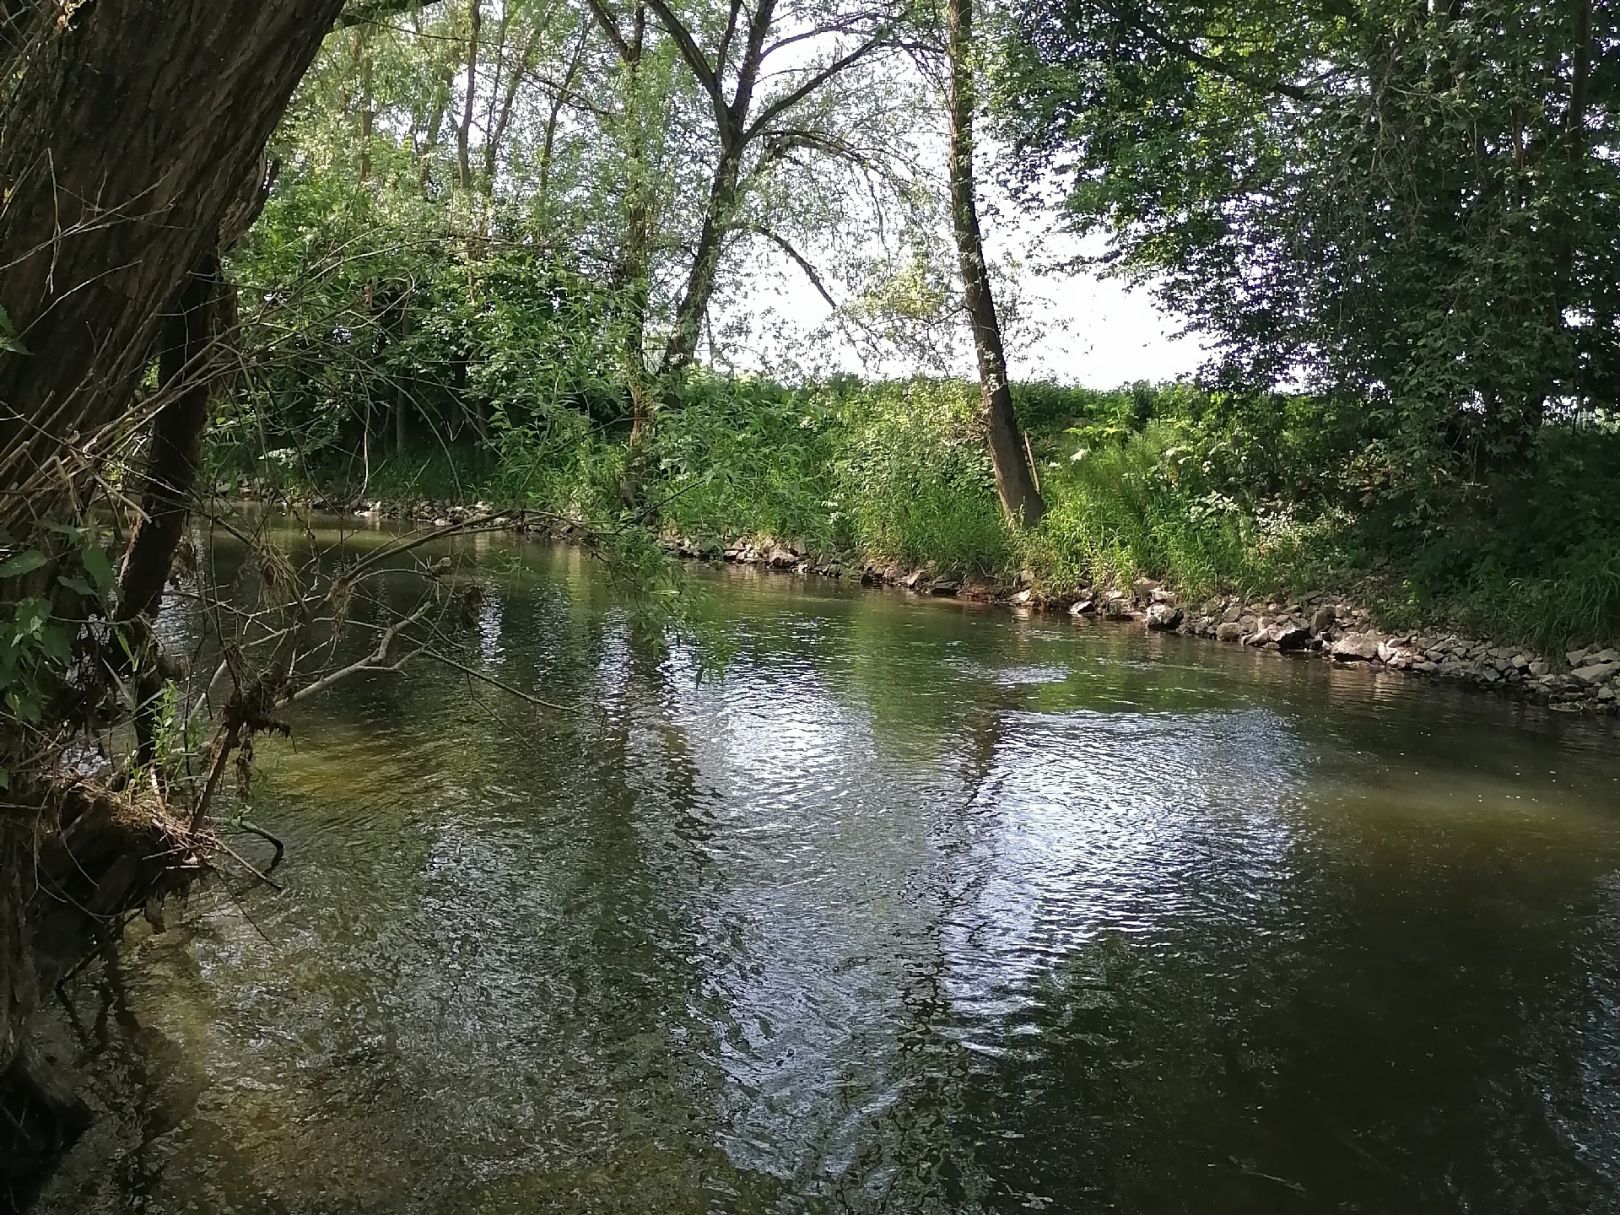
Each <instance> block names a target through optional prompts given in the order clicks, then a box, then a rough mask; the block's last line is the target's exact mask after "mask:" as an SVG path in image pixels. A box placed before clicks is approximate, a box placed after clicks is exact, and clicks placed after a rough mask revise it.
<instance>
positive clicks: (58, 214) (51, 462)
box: [0, 0, 343, 1194]
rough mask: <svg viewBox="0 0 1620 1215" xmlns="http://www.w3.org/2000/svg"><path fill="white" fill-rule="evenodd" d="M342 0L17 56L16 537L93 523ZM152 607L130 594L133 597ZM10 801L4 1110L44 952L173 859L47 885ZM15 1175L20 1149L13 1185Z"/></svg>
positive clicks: (238, 10)
mask: <svg viewBox="0 0 1620 1215" xmlns="http://www.w3.org/2000/svg"><path fill="white" fill-rule="evenodd" d="M342 4H343V0H91V2H88V3H82V4H79V5H77V6H73V7H71V10H69V6H55V7H53V10H52V19H51V20H50V21H47V22H44V23H43V24H42V25H41V24H38V23H36V27H35V29H34V32H33V38H32V40H31V41H30V42H29V44H28V46H27V47H26V48H25V49H23V50H21V51H14V50H12V49H10V48H9V47H8V52H7V58H6V60H5V67H6V69H7V70H8V71H10V72H15V73H16V74H17V75H16V78H15V80H14V84H13V85H12V87H11V88H10V93H9V98H8V100H9V103H10V104H9V107H8V113H7V115H6V132H5V138H4V140H3V141H0V304H3V305H4V307H5V309H6V310H7V314H8V316H9V320H10V323H11V327H12V328H13V329H14V330H15V331H16V335H17V338H18V339H19V341H17V342H8V343H7V344H6V345H7V346H8V347H11V346H15V345H21V346H22V347H23V348H24V350H22V351H19V350H16V349H0V484H3V485H4V486H5V487H6V489H7V490H8V491H10V492H8V493H7V494H5V495H0V527H5V528H6V530H8V531H10V532H11V533H12V534H13V535H14V536H15V535H27V534H29V532H30V531H31V529H32V527H33V525H35V524H37V523H39V522H42V521H52V520H56V521H60V522H66V523H74V522H78V521H79V520H78V517H77V513H78V512H79V511H80V510H82V509H83V506H84V504H85V502H86V501H87V500H88V498H89V496H90V495H89V494H88V493H87V489H88V485H89V477H90V476H92V475H94V473H95V472H96V471H97V469H98V466H99V465H100V464H101V463H102V462H103V461H104V460H105V459H106V458H107V456H108V455H109V454H110V452H111V448H112V442H113V440H114V439H115V438H116V437H118V436H120V435H123V434H127V433H128V432H129V431H130V429H131V428H133V427H134V426H135V425H137V424H138V423H139V421H140V420H141V419H140V418H139V417H138V416H136V414H137V412H138V411H135V410H133V409H132V401H133V399H134V393H135V389H136V386H137V384H138V383H139V381H140V378H141V376H142V375H143V374H144V372H145V371H146V368H147V367H148V365H149V363H150V359H151V354H152V350H153V347H154V342H155V340H156V338H157V330H158V326H159V324H160V314H161V313H162V311H163V310H164V308H165V305H167V304H169V303H170V302H171V301H173V300H175V299H176V298H177V297H178V296H179V295H180V290H181V286H182V283H183V282H184V281H185V280H186V276H187V274H188V272H189V271H191V270H192V268H193V267H195V266H197V265H199V263H200V261H201V259H203V258H205V257H206V256H208V255H210V254H211V253H212V251H213V250H214V249H215V247H216V242H217V241H218V240H219V239H220V229H221V222H222V219H223V218H224V217H225V213H226V211H227V208H228V207H229V206H230V204H232V203H234V202H238V201H239V200H240V199H241V198H242V196H243V192H244V187H245V186H248V185H250V184H257V182H258V180H259V178H258V173H259V158H260V155H261V152H262V150H263V148H264V145H265V141H266V140H267V139H268V138H269V136H270V133H271V131H272V130H273V129H274V127H275V124H276V122H277V121H278V120H279V118H280V117H281V114H282V112H283V111H284V110H285V108H286V105H287V101H288V99H289V98H290V97H291V95H292V91H293V89H294V87H295V86H296V85H297V83H298V80H299V78H300V77H301V76H302V75H303V73H304V70H305V69H306V68H307V67H308V66H309V63H310V61H311V59H313V58H314V55H315V53H316V51H317V49H318V48H319V46H320V42H321V39H322V37H323V36H324V34H325V33H326V31H327V30H328V29H329V28H330V27H331V24H332V22H333V20H334V19H335V18H336V16H337V14H338V11H339V9H340V8H341V7H342ZM60 12H69V13H70V15H68V16H66V17H64V18H61V19H57V16H56V14H58V13H60ZM190 450H191V449H190V448H187V447H185V446H184V444H183V443H182V445H181V448H180V449H179V450H178V451H177V453H176V454H177V456H178V464H177V465H176V466H177V467H178V466H179V465H185V464H188V463H189V464H190V466H191V467H193V468H194V466H195V460H194V458H191V459H189V460H188V453H189V451H190ZM171 488H172V486H171ZM173 497H174V496H173V495H170V494H166V493H164V494H157V495H156V496H155V497H154V502H156V501H157V499H159V498H162V499H164V501H163V502H160V503H158V505H159V510H158V515H159V516H160V518H159V519H158V520H157V521H156V524H155V526H156V528H157V529H158V531H155V532H154V533H153V537H154V541H155V540H156V538H157V537H158V535H159V534H160V533H162V532H167V531H168V530H171V529H172V527H173V525H174V518H175V516H174V514H173V513H172V512H171V509H170V507H171V505H172V499H173ZM181 517H182V518H183V516H181ZM137 542H138V543H140V542H141V541H140V540H139V537H137ZM143 568H144V563H143ZM153 568H154V569H156V563H154V565H153ZM166 571H167V566H166V563H163V572H165V573H166ZM50 572H51V571H50V568H49V567H48V566H47V567H46V568H45V569H43V570H41V571H40V573H41V574H42V575H44V574H49V573H50ZM157 585H158V586H159V587H160V588H161V581H158V583H157ZM22 593H33V592H32V591H31V590H29V588H27V587H22V588H19V586H18V585H17V580H10V581H9V582H8V583H7V584H6V585H5V586H4V587H0V599H4V598H15V597H16V596H17V595H19V594H22ZM150 594H151V590H150V586H149V585H146V586H143V587H132V588H130V597H131V601H132V602H133V601H135V600H138V599H143V598H144V599H147V600H149V597H150ZM5 607H6V605H5V604H4V603H0V608H5ZM8 614H9V611H8ZM32 737H34V736H33V735H29V734H27V733H26V732H24V731H22V730H20V729H18V728H16V723H14V722H12V723H9V724H8V723H5V722H0V755H3V756H5V757H6V758H7V759H10V758H13V757H15V756H18V755H23V756H26V755H27V754H28V751H27V748H28V747H29V746H30V743H29V741H28V740H29V739H30V738H32ZM13 776H14V777H16V769H13ZM36 795H38V796H37V797H36ZM7 797H8V798H9V799H11V800H12V801H14V802H21V803H24V804H25V805H27V804H33V801H36V800H37V801H38V803H39V804H38V810H39V819H38V821H37V822H36V821H33V820H32V819H31V818H30V816H29V815H27V814H26V813H19V811H18V810H17V809H15V808H14V809H12V810H9V811H7V814H8V816H9V821H7V822H6V823H4V824H0V976H4V978H3V979H0V1103H6V1102H9V1101H11V1099H12V1096H13V1095H14V1094H15V1093H18V1092H21V1093H23V1094H24V1098H25V1100H27V1099H29V1098H27V1094H28V1093H29V1092H37V1091H38V1090H39V1088H40V1085H39V1084H38V1083H37V1080H36V1078H34V1077H32V1076H31V1075H29V1074H27V1073H28V1072H29V1069H28V1068H23V1069H22V1074H21V1075H20V1081H21V1085H20V1087H19V1086H18V1084H16V1083H13V1081H14V1080H16V1079H18V1078H19V1072H18V1070H17V1069H15V1068H13V1067H12V1064H13V1061H14V1060H15V1059H16V1058H18V1057H19V1052H20V1051H21V1050H22V1047H23V1046H24V1044H25V1029H26V1027H25V1020H26V1018H27V1016H28V1014H29V1012H30V1011H31V1009H32V1007H33V1005H34V1003H35V1002H36V1000H37V997H38V992H39V991H41V990H49V986H50V983H52V982H54V980H55V978H56V977H57V976H58V975H59V974H60V970H59V969H58V968H57V967H55V966H47V965H46V964H45V963H44V961H43V959H45V958H46V957H47V956H48V955H49V956H51V957H54V958H57V959H60V958H61V957H62V956H64V949H63V947H58V948H55V949H52V950H47V949H46V947H45V946H44V945H43V944H41V941H42V940H43V939H44V938H43V937H42V936H41V935H40V934H41V933H42V932H44V924H43V921H44V920H49V919H51V918H52V917H53V916H56V910H57V909H59V908H61V907H67V908H71V909H74V916H75V918H74V921H73V925H72V927H71V930H70V931H66V930H65V935H64V933H56V934H54V935H55V936H57V937H60V938H61V939H62V942H63V945H64V946H65V948H66V950H67V951H68V952H71V949H72V947H73V946H74V945H75V944H76V943H77V942H78V941H80V940H82V939H85V937H84V934H85V933H86V932H87V931H88V929H87V925H93V924H105V923H109V922H116V920H117V919H118V918H119V914H120V913H121V912H122V910H123V908H124V907H125V906H126V905H127V904H126V903H125V902H124V901H123V900H124V899H127V898H130V897H136V898H138V897H141V894H140V886H141V881H140V880H139V879H140V874H141V872H142V866H143V865H144V864H145V863H146V862H145V860H144V858H147V857H150V856H153V855H155V854H156V849H155V848H154V845H153V843H152V841H150V840H144V841H141V842H139V843H138V844H133V845H131V844H130V842H129V841H127V840H122V837H119V836H117V834H116V833H112V834H108V835H105V836H102V834H101V833H100V831H99V829H98V838H106V839H108V840H112V841H114V843H113V844H112V845H111V846H109V849H108V850H107V851H106V852H105V854H104V855H101V856H100V857H99V860H97V859H94V858H91V857H90V855H89V853H88V852H87V850H86V848H85V846H84V843H83V842H81V843H78V844H75V845H74V846H73V847H72V848H71V850H70V851H71V858H70V859H71V861H72V864H70V865H68V866H67V867H66V869H65V870H64V873H66V874H67V875H68V878H69V879H70V880H71V881H73V882H84V883H88V885H87V886H84V887H81V888H78V889H76V890H75V891H74V892H73V895H72V897H71V898H64V897H63V896H62V895H60V894H50V893H40V892H39V890H40V886H41V884H42V878H41V874H42V873H43V872H44V870H45V858H46V857H47V856H48V855H49V854H50V853H51V852H52V850H53V849H57V848H59V847H61V846H62V845H63V844H64V843H65V842H66V841H67V837H66V836H65V835H64V832H65V831H66V829H67V826H66V823H65V820H64V819H62V818H61V817H59V816H58V815H56V814H54V813H51V814H47V813H46V806H47V803H48V801H49V791H48V790H45V789H42V788H41V787H40V786H38V785H37V784H30V786H29V787H28V788H22V787H19V782H18V780H16V779H14V780H13V786H12V788H11V789H10V790H9V791H8V793H7ZM119 841H121V842H119ZM115 879H116V880H115ZM79 908H88V909H89V910H90V911H92V912H93V913H94V915H92V916H90V917H88V918H86V917H85V916H84V915H82V914H80V912H79V911H78V910H77V909H79ZM56 918H57V919H60V916H56ZM36 976H39V977H38V978H36ZM6 1108H7V1109H8V1110H9V1109H11V1108H12V1107H11V1106H10V1105H7V1106H6ZM60 1121H61V1120H60V1119H57V1122H58V1123H60ZM8 1125H9V1123H8ZM13 1163H14V1161H13V1159H12V1158H11V1157H9V1156H8V1155H7V1152H6V1151H5V1150H4V1149H3V1148H0V1194H3V1193H4V1188H5V1183H6V1180H7V1174H8V1173H9V1172H10V1170H11V1166H12V1165H13Z"/></svg>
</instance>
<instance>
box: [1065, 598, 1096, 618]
mask: <svg viewBox="0 0 1620 1215" xmlns="http://www.w3.org/2000/svg"><path fill="white" fill-rule="evenodd" d="M1096 610H1097V601H1096V600H1095V599H1076V600H1075V601H1074V602H1073V603H1071V604H1070V605H1069V615H1071V616H1089V615H1091V613H1093V612H1095V611H1096Z"/></svg>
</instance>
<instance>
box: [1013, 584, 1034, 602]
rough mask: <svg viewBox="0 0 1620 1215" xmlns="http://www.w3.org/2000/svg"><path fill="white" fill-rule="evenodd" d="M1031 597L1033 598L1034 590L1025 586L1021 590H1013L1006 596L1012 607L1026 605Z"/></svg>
mask: <svg viewBox="0 0 1620 1215" xmlns="http://www.w3.org/2000/svg"><path fill="white" fill-rule="evenodd" d="M1033 598H1035V592H1034V591H1032V590H1030V589H1029V588H1027V587H1026V588H1025V589H1023V590H1021V591H1015V592H1013V594H1012V595H1010V596H1009V597H1008V599H1007V602H1008V603H1010V604H1012V605H1013V606H1014V607H1028V606H1029V601H1030V600H1031V599H1033Z"/></svg>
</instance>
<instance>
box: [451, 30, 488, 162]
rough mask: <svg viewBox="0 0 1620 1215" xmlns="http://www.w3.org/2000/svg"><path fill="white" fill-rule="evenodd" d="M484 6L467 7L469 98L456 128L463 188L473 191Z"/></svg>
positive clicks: (457, 157)
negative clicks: (474, 115) (475, 107)
mask: <svg viewBox="0 0 1620 1215" xmlns="http://www.w3.org/2000/svg"><path fill="white" fill-rule="evenodd" d="M483 25H484V6H483V3H482V0H468V5H467V28H468V33H467V97H466V100H465V102H464V104H463V105H462V107H461V122H460V124H459V125H457V127H456V159H457V160H458V161H459V162H460V166H461V188H462V189H463V190H470V189H472V152H471V147H472V120H473V106H474V105H475V104H476V102H477V99H478V36H479V34H480V33H481V32H482V31H483Z"/></svg>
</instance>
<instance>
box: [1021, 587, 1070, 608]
mask: <svg viewBox="0 0 1620 1215" xmlns="http://www.w3.org/2000/svg"><path fill="white" fill-rule="evenodd" d="M1033 598H1035V592H1034V591H1032V590H1029V589H1028V588H1025V589H1024V590H1021V591H1015V592H1014V593H1013V594H1012V595H1011V596H1010V597H1009V598H1008V600H1007V602H1008V603H1010V604H1012V605H1013V606H1014V607H1028V606H1029V601H1030V600H1031V599H1033ZM1071 610H1072V609H1071Z"/></svg>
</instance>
